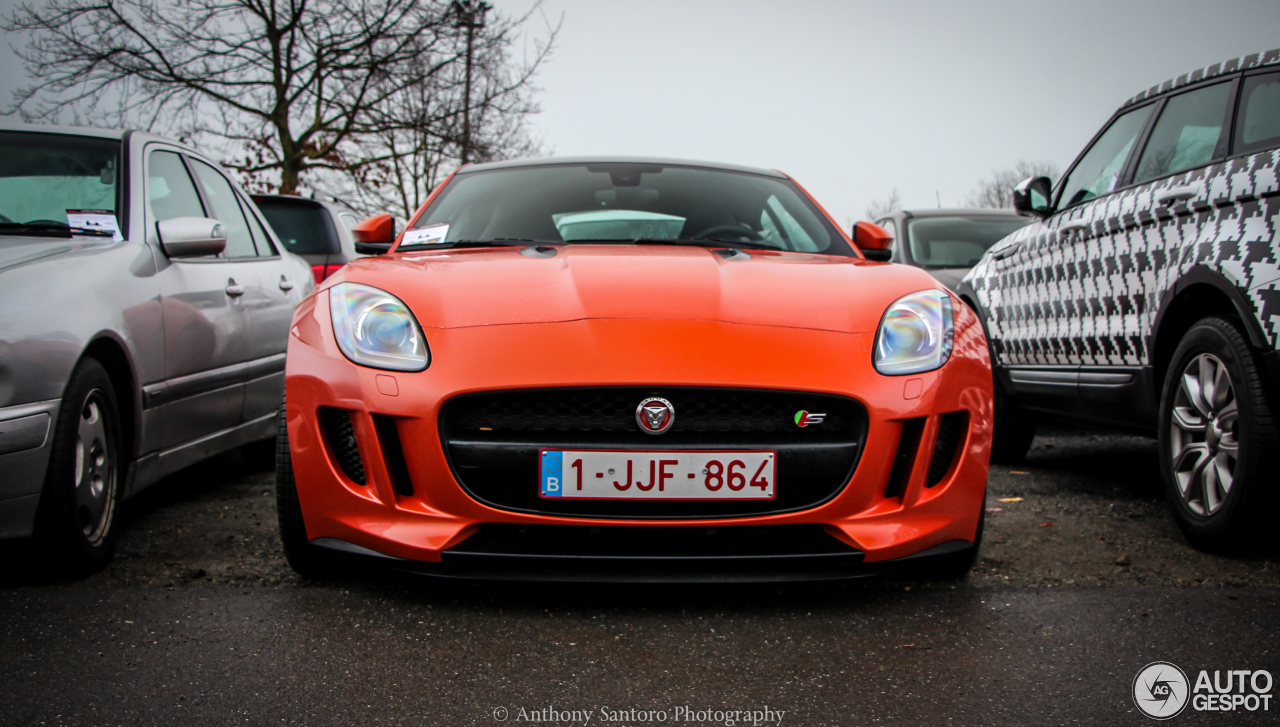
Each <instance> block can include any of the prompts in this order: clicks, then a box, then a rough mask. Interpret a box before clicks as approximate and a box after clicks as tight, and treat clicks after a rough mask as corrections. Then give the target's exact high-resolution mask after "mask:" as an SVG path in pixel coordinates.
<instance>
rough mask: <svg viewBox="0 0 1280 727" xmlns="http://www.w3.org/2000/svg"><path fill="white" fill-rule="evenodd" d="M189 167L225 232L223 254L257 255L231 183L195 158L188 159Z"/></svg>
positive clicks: (232, 255) (233, 255) (229, 255)
mask: <svg viewBox="0 0 1280 727" xmlns="http://www.w3.org/2000/svg"><path fill="white" fill-rule="evenodd" d="M191 166H192V168H193V169H194V170H195V173H196V176H197V177H199V178H200V186H202V187H204V193H205V195H206V196H207V197H208V198H209V204H210V205H211V206H212V207H213V216H214V218H215V219H217V220H218V221H219V222H221V223H222V226H223V228H224V229H226V231H227V249H226V252H225V253H224V254H225V255H226V256H227V257H229V258H242V257H257V256H258V251H257V249H256V248H254V246H253V235H252V233H250V232H249V223H248V221H247V220H245V218H244V211H243V210H241V209H240V203H239V201H237V200H236V193H235V190H233V189H232V188H231V183H230V182H228V181H227V178H226V177H224V176H222V173H221V172H219V171H218V170H217V169H214V168H213V167H211V166H209V165H208V164H205V163H204V162H202V161H200V160H199V159H192V160H191Z"/></svg>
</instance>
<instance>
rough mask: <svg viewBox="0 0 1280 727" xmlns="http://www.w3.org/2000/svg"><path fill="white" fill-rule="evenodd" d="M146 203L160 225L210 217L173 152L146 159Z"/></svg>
mask: <svg viewBox="0 0 1280 727" xmlns="http://www.w3.org/2000/svg"><path fill="white" fill-rule="evenodd" d="M147 202H148V203H149V204H150V205H151V214H152V216H154V217H155V218H156V221H157V222H159V221H161V220H171V219H173V218H175V217H207V216H208V215H207V214H206V213H205V210H204V205H202V204H200V195H199V194H197V193H196V185H195V184H194V183H193V182H192V181H191V175H190V174H187V167H186V165H185V164H183V163H182V159H181V158H180V157H179V156H178V155H177V154H175V153H173V152H171V151H153V152H151V156H150V157H148V159H147Z"/></svg>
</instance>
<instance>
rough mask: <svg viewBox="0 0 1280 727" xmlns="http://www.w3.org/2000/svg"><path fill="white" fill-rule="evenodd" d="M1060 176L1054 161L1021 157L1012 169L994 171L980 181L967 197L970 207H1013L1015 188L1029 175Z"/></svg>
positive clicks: (966, 201)
mask: <svg viewBox="0 0 1280 727" xmlns="http://www.w3.org/2000/svg"><path fill="white" fill-rule="evenodd" d="M1057 176H1058V167H1057V165H1056V164H1054V163H1052V162H1043V161H1040V162H1029V161H1027V160H1025V159H1019V160H1018V163H1017V164H1015V165H1013V168H1012V169H1003V170H1000V171H996V172H993V173H992V174H991V176H990V177H986V178H985V179H981V180H979V181H978V184H977V186H976V187H974V189H973V191H972V192H970V193H969V196H968V197H967V198H966V199H965V203H966V204H967V205H968V206H970V207H983V208H988V209H1012V208H1013V188H1014V187H1016V186H1018V184H1019V183H1020V182H1021V181H1022V180H1024V179H1026V178H1027V177H1049V178H1050V179H1054V178H1056V177H1057Z"/></svg>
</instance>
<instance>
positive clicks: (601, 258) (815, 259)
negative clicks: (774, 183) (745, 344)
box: [325, 244, 938, 333]
mask: <svg viewBox="0 0 1280 727" xmlns="http://www.w3.org/2000/svg"><path fill="white" fill-rule="evenodd" d="M547 249H548V248H542V250H547ZM531 252H533V251H532V250H526V253H525V254H522V253H521V249H520V248H501V249H469V250H466V249H464V250H440V251H432V252H428V253H408V254H404V255H391V256H385V257H374V258H363V259H360V260H355V261H352V262H351V263H350V264H348V265H347V266H346V267H345V268H343V269H342V270H341V271H340V272H339V273H337V274H336V275H334V276H333V277H332V278H330V280H331V281H333V282H334V283H335V284H336V283H338V282H343V281H347V282H353V283H361V284H365V285H371V286H374V287H377V288H381V289H383V290H386V291H388V292H391V293H393V294H394V295H396V296H398V297H399V298H400V299H401V300H403V301H404V302H405V304H406V305H408V306H409V308H410V309H411V310H412V311H413V312H414V315H415V316H417V318H418V322H419V323H420V324H421V325H422V326H423V327H426V328H463V327H471V326H486V325H509V324H524V323H552V322H562V321H573V320H585V319H602V318H613V319H673V320H674V319H680V320H711V321H722V322H725V323H739V324H744V325H761V326H780V327H787V328H809V329H817V330H827V331H838V332H843V333H863V332H871V331H875V330H876V328H877V326H878V325H879V323H880V318H881V316H882V315H883V314H884V311H885V309H886V308H887V307H888V306H889V304H890V303H892V302H893V301H895V300H897V299H898V298H900V297H902V296H903V295H906V294H908V293H912V292H915V291H917V290H925V289H929V288H936V287H938V286H937V283H936V282H935V281H934V280H933V279H931V278H930V277H929V276H928V274H927V273H925V272H924V271H922V270H919V269H917V268H912V267H908V266H905V265H892V264H886V263H872V262H868V261H865V260H861V259H857V258H847V257H837V256H830V255H810V254H803V253H788V252H770V251H756V250H751V251H748V252H747V256H743V255H734V256H732V259H726V258H725V257H724V256H722V255H721V254H719V253H718V252H716V251H715V250H713V249H710V248H703V247H675V246H665V245H625V244H624V245H584V244H576V245H567V246H564V247H560V248H558V249H557V250H556V253H555V255H554V256H552V257H535V256H533V255H531V254H528V253H531ZM326 282H328V281H326ZM325 287H328V286H327V285H326V286H325Z"/></svg>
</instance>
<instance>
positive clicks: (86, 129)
mask: <svg viewBox="0 0 1280 727" xmlns="http://www.w3.org/2000/svg"><path fill="white" fill-rule="evenodd" d="M0 131H27V132H31V133H36V134H60V135H63V136H89V137H94V138H98V139H113V140H115V141H122V140H124V139H129V140H130V143H131V144H133V143H137V142H139V141H143V142H146V141H161V142H164V143H166V144H172V145H174V146H177V147H181V148H182V149H184V150H186V151H189V152H191V153H192V154H195V155H197V156H200V157H203V158H205V159H212V157H210V156H209V155H208V154H206V153H205V152H202V151H200V150H199V149H197V148H196V147H194V146H192V145H191V144H188V143H184V142H181V141H178V140H176V139H171V138H169V137H167V136H161V135H159V134H153V133H151V132H150V131H141V130H138V129H113V128H101V127H96V126H60V125H58V124H22V123H15V122H12V121H0Z"/></svg>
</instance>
